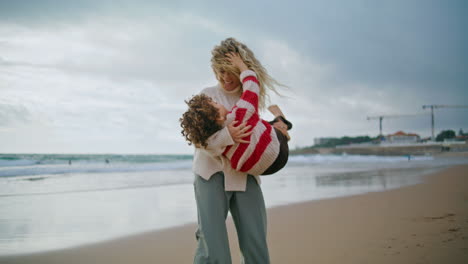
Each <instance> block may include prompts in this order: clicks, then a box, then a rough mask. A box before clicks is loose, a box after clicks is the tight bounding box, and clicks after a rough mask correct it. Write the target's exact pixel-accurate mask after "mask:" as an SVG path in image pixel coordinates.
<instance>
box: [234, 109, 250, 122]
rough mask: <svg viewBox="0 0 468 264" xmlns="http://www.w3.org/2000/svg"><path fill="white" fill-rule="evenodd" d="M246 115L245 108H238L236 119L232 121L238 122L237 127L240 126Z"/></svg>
mask: <svg viewBox="0 0 468 264" xmlns="http://www.w3.org/2000/svg"><path fill="white" fill-rule="evenodd" d="M246 113H247V108H240V107H239V108H237V110H236V117H235V118H234V120H237V121H239V122H238V123H237V125H240V122H242V120H243V119H244V116H245V114H246Z"/></svg>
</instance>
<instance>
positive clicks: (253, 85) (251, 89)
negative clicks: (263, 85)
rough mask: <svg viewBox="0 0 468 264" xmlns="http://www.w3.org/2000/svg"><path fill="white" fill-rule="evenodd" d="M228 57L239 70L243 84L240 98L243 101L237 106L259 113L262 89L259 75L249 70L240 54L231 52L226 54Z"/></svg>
mask: <svg viewBox="0 0 468 264" xmlns="http://www.w3.org/2000/svg"><path fill="white" fill-rule="evenodd" d="M226 56H227V57H228V59H229V61H230V62H231V63H232V65H233V66H235V67H236V68H238V69H239V71H240V72H241V74H240V76H239V78H240V81H241V82H242V88H243V90H244V91H243V93H242V96H241V98H240V99H241V100H239V101H238V102H237V104H236V106H237V107H239V108H246V109H248V110H250V111H253V112H255V113H256V112H258V96H259V93H260V87H259V82H258V80H257V75H256V74H255V72H253V71H251V70H249V68H248V67H247V65H246V64H245V63H244V61H243V60H242V58H241V57H240V55H239V54H238V53H233V52H231V53H228V54H226Z"/></svg>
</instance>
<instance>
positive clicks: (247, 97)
mask: <svg viewBox="0 0 468 264" xmlns="http://www.w3.org/2000/svg"><path fill="white" fill-rule="evenodd" d="M241 100H244V101H246V102H248V103H250V104H252V105H253V106H254V108H255V112H258V95H257V94H256V93H254V92H252V91H249V90H246V91H244V92H243V93H242V96H241Z"/></svg>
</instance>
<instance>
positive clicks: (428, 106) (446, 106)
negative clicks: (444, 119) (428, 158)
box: [422, 105, 468, 140]
mask: <svg viewBox="0 0 468 264" xmlns="http://www.w3.org/2000/svg"><path fill="white" fill-rule="evenodd" d="M422 108H423V109H427V108H430V109H431V125H432V137H431V139H432V140H434V139H435V137H434V123H435V121H434V109H437V108H468V105H423V106H422Z"/></svg>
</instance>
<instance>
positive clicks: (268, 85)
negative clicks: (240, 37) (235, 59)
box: [211, 38, 286, 109]
mask: <svg viewBox="0 0 468 264" xmlns="http://www.w3.org/2000/svg"><path fill="white" fill-rule="evenodd" d="M229 52H236V53H239V55H240V57H241V58H242V60H243V61H244V63H245V65H247V67H248V68H249V69H250V70H252V71H254V72H255V73H256V74H257V79H258V81H259V82H260V94H259V108H260V109H265V105H266V101H268V100H269V94H268V90H269V91H272V92H274V93H276V94H277V95H280V96H281V94H280V93H279V92H278V91H277V89H276V86H282V87H286V86H284V85H283V84H281V83H279V82H277V81H276V80H275V79H273V77H271V76H270V75H269V74H268V72H267V70H266V69H265V68H264V67H263V66H262V64H261V63H260V62H259V61H258V60H257V58H255V55H254V53H253V52H252V51H251V50H250V49H249V48H248V47H247V46H246V45H245V44H243V43H241V42H239V41H237V40H236V39H234V38H227V39H225V40H223V41H221V43H220V45H217V46H215V47H214V48H213V50H212V51H211V55H212V57H211V68H213V71H214V73H215V75H216V78H217V79H218V81H219V80H220V77H219V73H220V72H222V71H226V72H230V73H232V74H235V75H237V76H239V75H240V72H239V69H237V68H236V67H234V66H232V65H231V63H230V62H229V61H228V60H227V57H226V54H227V53H229Z"/></svg>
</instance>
